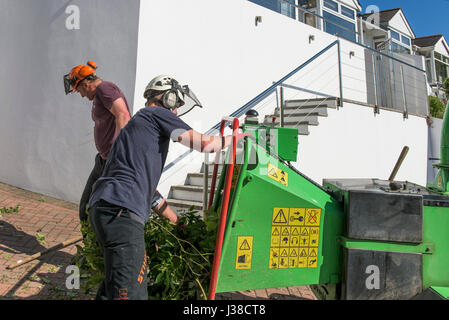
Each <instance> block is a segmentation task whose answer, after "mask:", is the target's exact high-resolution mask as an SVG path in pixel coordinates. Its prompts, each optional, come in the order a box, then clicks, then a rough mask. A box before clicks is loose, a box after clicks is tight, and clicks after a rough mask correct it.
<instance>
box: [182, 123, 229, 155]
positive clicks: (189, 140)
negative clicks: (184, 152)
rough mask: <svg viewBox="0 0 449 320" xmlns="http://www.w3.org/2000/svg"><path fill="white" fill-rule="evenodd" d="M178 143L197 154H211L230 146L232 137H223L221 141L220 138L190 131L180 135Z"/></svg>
mask: <svg viewBox="0 0 449 320" xmlns="http://www.w3.org/2000/svg"><path fill="white" fill-rule="evenodd" d="M178 142H180V143H181V144H182V145H184V146H186V147H189V148H191V149H194V150H196V151H199V152H204V153H212V152H217V151H218V150H221V149H224V148H226V147H227V146H229V145H231V144H232V135H231V136H226V137H224V140H223V139H222V137H218V136H209V135H207V134H201V133H199V132H197V131H195V130H193V129H192V130H189V131H186V132H184V133H183V134H181V135H180V136H179V138H178ZM223 142H224V143H223ZM222 144H223V145H222Z"/></svg>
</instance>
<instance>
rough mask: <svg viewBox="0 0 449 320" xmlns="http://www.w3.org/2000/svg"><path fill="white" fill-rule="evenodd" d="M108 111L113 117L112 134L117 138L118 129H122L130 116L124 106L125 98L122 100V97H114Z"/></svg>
mask: <svg viewBox="0 0 449 320" xmlns="http://www.w3.org/2000/svg"><path fill="white" fill-rule="evenodd" d="M109 111H111V113H112V114H113V115H114V117H115V134H114V139H115V138H117V136H118V134H119V132H120V129H122V128H123V127H124V126H125V125H126V124H127V123H128V121H129V119H131V117H130V115H129V112H128V108H127V107H126V103H125V100H123V98H118V99H116V100H115V101H114V102H113V103H112V105H111V109H109Z"/></svg>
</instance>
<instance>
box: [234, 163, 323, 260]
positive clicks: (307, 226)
mask: <svg viewBox="0 0 449 320" xmlns="http://www.w3.org/2000/svg"><path fill="white" fill-rule="evenodd" d="M275 173H276V175H277V176H280V175H281V172H280V171H276V172H275ZM271 223H272V225H271V241H270V258H269V268H270V269H293V268H317V267H318V259H319V247H320V224H321V209H320V208H273V216H272V220H271ZM240 245H241V248H240V249H241V250H240V252H245V250H244V249H245V248H246V250H247V251H250V250H248V249H247V247H246V246H247V245H248V246H249V247H250V248H251V246H252V244H250V242H247V243H244V242H241V243H240Z"/></svg>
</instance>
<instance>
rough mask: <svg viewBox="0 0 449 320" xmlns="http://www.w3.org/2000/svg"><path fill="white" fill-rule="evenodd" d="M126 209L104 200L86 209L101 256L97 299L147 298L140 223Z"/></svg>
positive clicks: (142, 225) (144, 259)
mask: <svg viewBox="0 0 449 320" xmlns="http://www.w3.org/2000/svg"><path fill="white" fill-rule="evenodd" d="M133 217H135V214H134V213H133V212H130V211H129V210H128V209H126V208H124V207H120V206H116V205H114V204H111V203H108V202H106V201H104V200H100V201H98V202H96V203H95V204H94V205H93V206H92V208H89V221H90V224H91V226H92V227H93V230H94V232H95V234H96V236H97V240H98V242H99V244H100V246H101V249H102V252H103V258H104V271H105V272H104V273H105V278H104V280H103V282H102V283H101V285H100V288H99V289H98V292H97V296H96V299H97V300H128V299H129V300H148V291H147V256H146V251H145V239H144V224H142V223H141V222H139V221H137V220H136V219H134V218H133Z"/></svg>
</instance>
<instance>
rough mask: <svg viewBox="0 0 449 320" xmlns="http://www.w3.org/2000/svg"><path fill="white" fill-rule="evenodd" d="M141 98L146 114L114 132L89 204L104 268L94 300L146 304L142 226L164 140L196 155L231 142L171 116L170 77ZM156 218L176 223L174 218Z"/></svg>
mask: <svg viewBox="0 0 449 320" xmlns="http://www.w3.org/2000/svg"><path fill="white" fill-rule="evenodd" d="M144 97H145V98H146V99H147V103H146V104H145V105H146V108H143V109H141V110H139V111H138V112H137V113H136V114H135V115H134V116H133V117H132V118H131V120H129V122H128V124H127V125H126V126H125V127H124V128H123V129H122V130H121V131H120V133H119V135H118V137H117V138H116V140H115V142H114V144H113V146H112V148H111V151H110V154H109V157H108V159H107V161H106V164H105V168H104V171H103V175H102V177H100V178H99V179H98V180H97V182H96V183H95V184H94V186H93V189H92V195H91V197H90V200H89V220H90V222H91V225H92V227H93V229H94V231H95V234H96V235H97V238H98V241H99V243H100V245H101V247H102V251H103V256H104V264H105V279H104V281H103V283H102V284H101V286H100V288H99V291H98V293H97V299H143V300H146V299H148V293H147V270H146V269H147V268H146V267H147V266H146V254H145V239H144V225H145V223H146V222H147V220H148V218H149V213H150V209H151V203H152V198H153V197H152V196H153V194H154V192H155V190H156V187H157V185H158V183H159V179H160V176H161V173H162V169H163V168H164V164H165V160H166V158H167V153H168V147H169V143H170V139H172V140H173V141H174V142H180V143H181V144H183V145H185V146H186V147H190V148H193V149H194V150H197V151H199V152H216V151H218V150H221V149H223V148H225V147H227V146H229V145H231V143H232V136H226V137H218V136H208V135H202V134H200V133H198V132H196V131H194V130H193V129H192V128H191V127H190V126H189V125H188V124H186V123H185V122H184V121H182V120H181V119H180V118H179V117H178V116H177V109H178V108H179V107H180V106H182V105H184V91H183V88H182V87H181V86H180V85H179V84H178V82H177V81H176V80H174V79H172V78H171V77H169V76H158V77H156V78H154V79H153V80H151V81H150V83H149V84H148V86H147V88H146V90H145V93H144ZM246 135H248V134H246V133H243V134H238V136H237V139H238V140H240V139H241V138H243V137H244V136H246ZM162 215H163V216H164V217H165V218H167V219H169V220H171V221H172V222H174V223H177V222H178V217H177V216H176V214H171V213H170V212H169V211H168V213H167V212H165V211H164V212H162Z"/></svg>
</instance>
